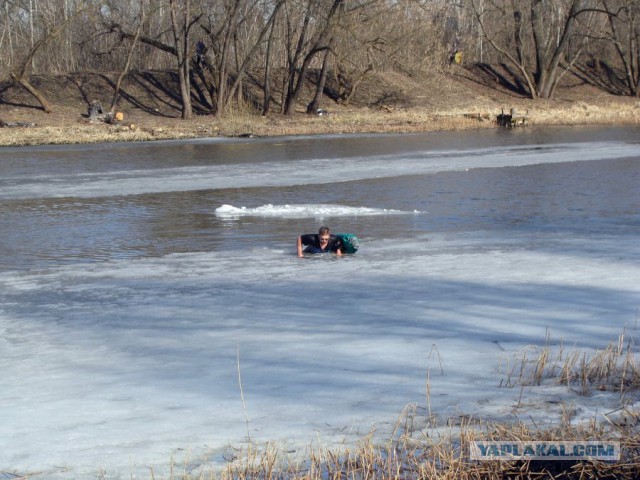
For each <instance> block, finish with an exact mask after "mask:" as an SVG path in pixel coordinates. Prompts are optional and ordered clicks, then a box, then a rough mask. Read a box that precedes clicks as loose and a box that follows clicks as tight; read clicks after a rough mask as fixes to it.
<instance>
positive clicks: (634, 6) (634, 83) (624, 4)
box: [603, 0, 640, 97]
mask: <svg viewBox="0 0 640 480" xmlns="http://www.w3.org/2000/svg"><path fill="white" fill-rule="evenodd" d="M603 6H604V10H605V12H606V14H607V18H608V20H609V25H610V28H611V35H610V39H611V41H612V43H613V45H614V46H615V50H616V52H617V54H618V57H619V58H620V61H621V62H622V65H623V67H624V73H625V81H626V84H627V87H628V89H629V93H630V95H632V96H635V97H640V5H638V3H637V2H636V1H633V0H620V1H612V0H603Z"/></svg>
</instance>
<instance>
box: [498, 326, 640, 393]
mask: <svg viewBox="0 0 640 480" xmlns="http://www.w3.org/2000/svg"><path fill="white" fill-rule="evenodd" d="M550 343H551V342H550V338H549V336H547V340H546V342H545V345H544V346H543V347H542V348H540V349H535V351H534V356H533V358H530V357H529V354H528V352H527V350H525V351H524V352H523V353H522V354H521V356H520V358H516V359H515V361H512V362H506V361H505V362H504V364H503V365H501V367H500V369H499V370H503V371H504V373H505V374H506V377H505V378H504V379H503V380H502V381H501V383H500V385H501V386H505V387H514V386H531V385H542V384H543V382H544V381H551V382H553V383H555V384H558V385H566V386H567V387H568V388H570V389H572V390H573V391H575V392H577V393H580V394H581V395H588V394H590V393H591V391H592V390H593V389H595V390H600V391H618V392H620V397H621V398H622V397H623V396H624V394H625V393H626V392H628V391H630V390H634V391H635V390H638V389H640V364H639V358H638V353H637V352H636V351H635V348H634V347H635V341H634V340H633V338H630V337H629V338H627V337H626V334H625V333H622V334H620V336H619V337H618V339H617V341H612V342H610V343H609V345H608V346H607V347H606V348H604V349H602V350H596V351H594V352H593V353H587V352H585V351H582V350H579V349H568V348H566V347H565V346H564V344H563V342H560V344H559V346H558V347H557V348H555V349H554V348H552V347H551V345H550Z"/></svg>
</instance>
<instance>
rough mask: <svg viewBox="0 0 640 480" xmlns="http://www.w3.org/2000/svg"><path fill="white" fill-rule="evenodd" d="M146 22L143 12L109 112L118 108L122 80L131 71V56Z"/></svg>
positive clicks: (117, 82)
mask: <svg viewBox="0 0 640 480" xmlns="http://www.w3.org/2000/svg"><path fill="white" fill-rule="evenodd" d="M144 22H145V17H144V12H143V13H142V14H141V17H140V25H139V26H138V30H137V31H136V36H135V37H134V39H133V42H131V49H130V50H129V54H128V55H127V62H126V63H125V65H124V68H123V69H122V72H120V75H118V80H117V81H116V88H115V89H114V91H113V99H112V100H111V108H109V113H112V114H113V113H114V111H115V109H116V104H117V103H118V96H119V95H120V86H121V85H122V80H123V79H124V77H125V75H126V74H127V72H128V71H129V65H131V58H132V57H133V52H134V51H135V49H136V45H137V44H138V39H139V38H140V34H141V33H142V26H143V25H144Z"/></svg>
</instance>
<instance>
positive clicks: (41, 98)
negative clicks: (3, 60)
mask: <svg viewBox="0 0 640 480" xmlns="http://www.w3.org/2000/svg"><path fill="white" fill-rule="evenodd" d="M11 78H12V79H13V81H14V82H16V83H18V84H19V85H21V86H22V87H23V88H24V89H25V90H26V91H27V92H29V93H30V94H31V95H33V96H34V97H35V98H36V100H38V102H39V103H40V105H41V106H42V109H43V110H44V111H45V112H46V113H51V112H53V106H52V105H51V103H49V101H48V100H47V99H46V97H45V96H44V95H43V94H42V93H40V91H39V90H38V89H37V88H36V87H34V86H33V85H31V83H29V80H27V78H26V77H18V76H17V75H15V74H13V73H12V74H11Z"/></svg>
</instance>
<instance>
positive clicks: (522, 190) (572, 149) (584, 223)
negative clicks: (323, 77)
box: [0, 128, 640, 269]
mask: <svg viewBox="0 0 640 480" xmlns="http://www.w3.org/2000/svg"><path fill="white" fill-rule="evenodd" d="M639 156H640V131H639V130H638V129H637V128H615V129H614V128H581V129H577V128H576V129H569V128H555V129H528V130H517V131H502V130H490V131H477V132H455V133H430V134H422V135H420V134H418V135H371V136H367V135H364V136H333V137H318V138H315V137H305V138H268V139H247V140H217V139H216V140H202V141H191V142H161V143H144V144H111V145H97V146H60V147H36V148H4V149H1V150H0V249H1V250H2V256H1V257H0V266H1V267H2V268H5V269H15V268H17V269H32V268H36V269H37V268H42V267H46V266H53V265H60V264H68V263H73V262H87V261H91V262H100V261H104V260H109V259H122V258H140V257H150V256H162V255H166V254H170V253H184V252H206V251H228V252H229V253H230V254H232V253H233V252H234V251H238V250H247V249H251V248H254V247H258V246H263V247H267V248H284V249H287V248H289V247H290V246H293V245H294V242H295V237H296V236H297V235H298V234H300V233H305V232H310V231H311V232H315V231H316V230H317V227H318V226H319V225H320V224H324V223H326V224H329V225H330V226H331V227H332V228H333V230H334V231H348V232H354V233H357V234H358V236H359V237H361V239H363V240H364V241H365V242H366V241H367V240H368V239H373V238H375V239H381V238H383V239H411V238H415V237H416V236H420V235H423V234H428V233H444V232H461V231H462V232H464V231H466V232H469V231H476V230H489V231H498V232H504V235H506V236H508V235H510V233H511V232H514V231H522V230H525V231H526V230H534V231H535V230H540V229H554V230H557V231H564V232H567V233H570V232H571V231H574V230H580V231H583V230H585V229H586V230H595V231H617V230H619V229H624V228H638V212H639V210H640V208H639V202H640V200H639V198H640V193H639V192H640V179H639V169H640V167H639V161H640V160H639ZM582 160H592V161H582ZM318 204H329V205H330V206H335V207H336V208H333V209H332V208H331V207H329V208H326V209H324V210H323V211H322V212H319V213H318V212H315V213H314V212H313V210H312V209H310V210H305V208H304V207H305V206H310V205H318ZM222 205H231V206H234V207H236V208H241V207H246V208H248V209H252V208H253V209H255V208H258V207H268V206H274V209H272V210H271V212H270V214H269V212H266V213H265V212H264V211H255V212H254V214H253V215H251V214H249V213H250V212H247V213H246V214H244V215H243V214H239V215H236V216H233V215H216V209H218V208H219V207H221V206H222ZM294 206H295V208H297V209H298V210H297V211H298V215H296V212H295V211H293V210H291V208H294ZM289 207H291V208H289ZM340 207H347V208H353V209H354V210H352V211H349V210H346V211H343V210H341V209H340ZM360 207H364V208H368V209H374V210H375V209H379V210H381V212H378V213H383V214H382V215H371V214H369V215H367V214H363V213H366V212H363V211H358V208H360ZM385 211H400V212H404V213H406V214H393V213H394V212H390V214H384V213H385ZM301 217H302V218H301ZM292 251H293V250H292Z"/></svg>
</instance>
